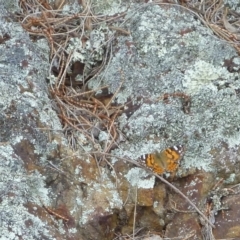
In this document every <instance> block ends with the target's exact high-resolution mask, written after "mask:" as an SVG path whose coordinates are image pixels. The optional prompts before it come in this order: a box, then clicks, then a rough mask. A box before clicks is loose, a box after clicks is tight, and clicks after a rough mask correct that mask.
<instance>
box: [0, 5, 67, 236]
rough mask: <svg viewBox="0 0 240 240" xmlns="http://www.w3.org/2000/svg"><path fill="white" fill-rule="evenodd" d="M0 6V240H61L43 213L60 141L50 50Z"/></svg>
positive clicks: (11, 11)
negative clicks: (51, 88) (48, 78)
mask: <svg viewBox="0 0 240 240" xmlns="http://www.w3.org/2000/svg"><path fill="white" fill-rule="evenodd" d="M0 6H1V8H0V16H1V17H0V39H1V41H0V55H1V57H0V59H1V60H0V85H1V88H0V89H1V90H0V91H1V94H0V128H1V132H0V239H57V238H58V239H60V238H59V237H60V236H61V235H62V236H63V238H65V237H64V236H66V235H67V234H66V232H65V230H64V228H65V227H64V225H63V223H62V222H57V221H55V220H54V218H53V220H52V219H51V215H50V214H49V213H47V212H46V210H45V209H44V208H43V205H45V206H51V205H52V201H51V199H50V197H51V194H50V192H49V189H48V187H47V186H46V176H47V175H48V174H47V171H49V170H48V169H49V164H48V163H49V162H48V161H49V160H52V161H55V163H56V164H57V163H59V159H58V152H59V151H58V149H57V147H58V146H59V145H61V144H62V143H63V142H64V139H63V138H62V137H61V132H60V133H58V131H59V130H61V125H60V122H59V120H58V117H57V115H56V113H55V111H53V110H52V106H51V101H50V99H49V98H48V93H47V84H46V76H47V75H46V74H47V70H48V68H49V63H48V50H49V48H48V45H47V43H46V41H44V40H42V41H40V42H39V43H38V44H37V43H33V42H32V41H31V40H30V38H29V36H28V33H26V32H25V31H24V30H23V29H22V27H21V25H20V24H19V23H18V22H16V21H14V19H15V18H14V13H15V11H17V10H18V9H17V7H16V6H17V1H0ZM50 139H51V140H50ZM52 206H54V205H52ZM51 221H52V222H54V221H55V223H51ZM54 224H56V225H55V227H53V226H54ZM61 229H62V233H61V234H60V230H61ZM65 239H66V238H65Z"/></svg>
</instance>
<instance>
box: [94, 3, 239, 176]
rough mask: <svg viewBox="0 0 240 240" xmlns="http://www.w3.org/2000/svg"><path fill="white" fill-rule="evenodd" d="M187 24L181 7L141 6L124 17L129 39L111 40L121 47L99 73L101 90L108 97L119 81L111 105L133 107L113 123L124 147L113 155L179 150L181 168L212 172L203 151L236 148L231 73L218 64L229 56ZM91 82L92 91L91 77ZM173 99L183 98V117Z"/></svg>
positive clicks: (234, 75)
mask: <svg viewBox="0 0 240 240" xmlns="http://www.w3.org/2000/svg"><path fill="white" fill-rule="evenodd" d="M169 16H171V18H169ZM195 18H196V17H195V16H194V15H192V14H190V13H188V12H187V11H184V10H183V9H177V8H175V7H169V8H164V7H159V6H150V7H143V8H142V9H141V10H138V11H136V12H135V14H134V15H133V16H131V17H130V18H129V21H128V23H127V25H126V27H128V28H129V29H130V31H131V36H129V37H119V38H118V42H119V46H121V47H120V48H119V49H117V51H116V54H115V55H114V56H113V58H112V60H111V63H110V64H109V66H108V68H107V70H106V72H104V73H103V74H104V77H105V78H104V82H103V84H108V85H110V89H111V90H112V91H113V92H114V91H116V90H117V88H118V87H119V86H120V84H121V82H123V86H122V88H121V91H119V92H118V94H117V101H118V103H121V104H122V103H126V102H127V100H129V99H131V100H132V102H133V104H135V105H138V106H139V107H138V108H139V109H138V110H136V111H134V112H133V114H128V113H127V111H128V110H127V109H126V114H128V115H125V114H123V116H121V117H119V122H120V127H121V130H122V131H123V132H124V134H126V135H127V136H128V141H127V142H126V143H124V144H122V145H121V150H120V149H118V150H115V154H117V155H119V156H123V155H125V156H128V157H130V158H133V159H137V158H139V156H140V155H142V154H145V153H149V152H152V151H154V150H161V149H164V148H166V147H169V146H173V145H177V144H183V145H185V147H186V153H185V157H184V162H183V164H182V166H183V168H182V169H184V168H185V169H188V168H192V167H194V168H198V169H204V170H206V171H213V170H215V171H216V168H215V164H216V162H215V161H219V159H218V160H216V159H215V160H214V157H213V155H212V153H211V150H212V149H216V148H221V146H222V143H226V144H227V145H228V147H229V148H230V149H232V151H234V148H235V146H237V145H239V144H240V132H239V130H238V129H239V121H240V112H239V111H238V106H239V104H240V99H239V96H238V94H237V91H238V89H239V88H240V82H239V73H238V72H229V71H228V70H227V68H226V67H225V66H224V62H225V60H226V59H231V58H233V57H236V55H237V54H236V52H235V50H234V48H232V47H231V46H230V45H228V44H226V42H223V41H221V40H219V39H218V38H217V37H215V36H213V34H212V33H211V31H210V30H209V29H207V28H206V26H204V25H202V24H201V22H200V21H198V20H196V19H195ZM127 42H128V43H129V44H126V43H127ZM129 46H131V47H129ZM219 49H221V51H219ZM119 69H121V71H119ZM100 79H101V77H100V78H99V80H100ZM93 82H95V85H96V86H98V84H99V82H98V80H97V79H94V80H92V82H91V85H94V84H93ZM174 93H182V94H184V95H187V96H189V98H190V99H191V100H190V101H191V107H190V113H186V112H184V110H183V99H182V98H181V97H179V96H174ZM164 94H168V95H169V98H168V99H167V101H164V100H163V96H164ZM151 135H153V136H154V137H153V138H151V137H150V136H151ZM232 160H233V161H238V158H235V159H232ZM183 171H184V170H183Z"/></svg>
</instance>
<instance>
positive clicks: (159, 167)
mask: <svg viewBox="0 0 240 240" xmlns="http://www.w3.org/2000/svg"><path fill="white" fill-rule="evenodd" d="M183 154H184V147H183V146H182V145H178V146H173V147H169V148H167V149H165V150H163V151H161V152H157V151H156V152H154V153H151V154H147V155H146V156H145V162H146V165H147V167H149V168H151V169H152V170H153V172H155V173H157V174H163V173H165V172H170V173H172V172H175V171H176V170H177V168H178V165H179V162H180V160H181V159H182V157H183Z"/></svg>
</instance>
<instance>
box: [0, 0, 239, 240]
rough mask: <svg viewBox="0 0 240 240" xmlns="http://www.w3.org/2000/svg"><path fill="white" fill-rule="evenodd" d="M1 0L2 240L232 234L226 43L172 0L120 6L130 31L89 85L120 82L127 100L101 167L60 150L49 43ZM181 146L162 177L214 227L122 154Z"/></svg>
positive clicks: (231, 105)
mask: <svg viewBox="0 0 240 240" xmlns="http://www.w3.org/2000/svg"><path fill="white" fill-rule="evenodd" d="M0 5H1V6H2V8H1V9H0V16H1V19H0V22H1V24H0V36H1V41H0V43H1V44H0V51H1V64H0V74H1V83H0V84H1V101H0V102H1V115H0V124H1V134H0V139H1V141H0V159H1V161H0V179H1V180H0V193H1V195H0V223H1V224H0V232H1V236H0V239H84V240H85V239H86V240H87V239H114V238H117V237H119V239H120V238H121V236H126V235H127V234H132V233H133V225H134V226H135V233H136V232H138V231H139V232H138V235H137V236H141V237H142V238H143V239H144V237H145V238H146V239H161V237H163V232H165V234H164V237H168V238H176V237H178V238H180V239H183V238H185V237H186V236H187V237H189V239H213V237H212V236H213V235H214V236H215V237H216V238H236V239H237V238H238V237H240V234H239V230H238V223H239V221H240V220H239V218H240V213H239V211H238V209H239V206H238V205H239V203H238V195H237V194H238V192H239V190H238V186H236V187H235V188H230V187H231V186H232V185H233V184H238V183H239V177H240V175H239V168H240V164H239V154H238V153H239V151H240V150H239V143H240V132H239V122H240V121H239V120H240V112H239V110H238V106H239V104H240V99H239V89H240V84H239V68H240V61H239V60H240V59H239V56H238V54H237V53H236V51H235V49H234V48H233V47H231V46H229V45H228V44H226V43H225V42H223V41H221V40H219V39H218V38H217V37H216V36H214V35H213V34H212V32H211V31H210V30H209V29H207V28H206V26H204V25H202V24H201V23H200V21H199V20H198V19H197V18H196V16H194V15H193V14H190V13H189V12H187V11H186V10H183V9H182V8H180V7H179V8H178V7H174V6H168V5H162V6H157V5H152V6H147V5H138V4H137V3H135V4H133V5H132V6H131V8H126V6H125V5H124V4H123V8H120V9H119V11H120V12H121V10H122V11H123V10H126V9H127V11H128V14H127V15H126V17H125V20H126V23H125V25H124V28H126V29H128V30H129V31H130V33H131V34H130V36H122V35H119V36H118V37H117V44H116V45H115V47H114V48H113V51H112V52H113V56H112V59H111V61H110V62H109V64H108V66H107V67H106V70H105V71H103V72H102V74H101V75H100V76H98V77H96V78H93V79H91V81H90V82H89V86H92V87H94V86H97V87H99V83H100V82H101V84H103V85H105V84H108V85H109V86H110V89H111V90H112V92H115V91H116V89H118V88H119V86H120V85H121V84H122V85H121V88H120V91H119V92H118V94H117V98H116V99H117V102H118V103H121V104H126V102H127V101H129V100H131V101H132V105H131V106H130V107H128V108H126V109H125V111H124V113H123V114H122V115H121V116H120V117H119V118H118V123H119V128H120V129H121V131H122V132H123V133H124V135H125V136H126V141H125V142H123V143H120V144H119V147H118V148H116V149H115V150H113V151H112V155H115V157H112V159H109V164H107V165H106V166H103V165H101V164H100V165H99V164H98V162H97V161H96V159H94V158H93V157H92V156H90V154H86V153H85V154H83V153H81V152H80V151H79V152H76V151H72V150H71V149H70V148H69V147H68V144H67V141H66V139H65V138H64V135H63V133H62V126H61V124H60V121H59V119H58V116H57V113H56V112H55V109H54V110H53V107H54V104H52V101H51V99H50V98H49V95H48V86H47V83H46V77H47V76H48V68H49V63H48V54H49V48H48V46H47V43H46V41H45V40H43V39H42V40H40V41H38V42H32V41H31V40H30V38H29V36H28V34H27V33H26V32H25V31H24V30H23V29H22V27H21V25H20V24H19V23H17V22H15V21H14V18H13V16H12V15H11V14H10V12H12V13H13V12H15V11H17V10H18V8H17V2H16V1H11V2H6V1H3V0H0ZM101 6H102V4H98V7H101ZM116 11H117V10H116ZM116 11H115V12H116ZM115 12H114V13H115ZM229 62H231V63H234V64H233V65H234V67H233V68H231V71H230V70H229V68H228V67H227V65H226V63H229ZM103 76H104V77H103ZM102 81H103V82H102ZM176 93H177V94H176ZM186 96H188V98H186ZM186 99H187V100H188V101H190V105H189V106H187V108H186V104H188V103H186ZM177 144H183V145H184V146H185V147H186V151H185V155H184V158H183V159H182V162H181V166H180V168H179V169H178V171H177V173H176V175H175V176H174V177H173V178H172V179H169V180H170V181H171V183H172V184H173V185H174V186H176V187H177V188H178V189H179V190H181V191H182V192H183V193H184V194H185V195H186V196H187V197H188V198H189V199H190V200H191V201H192V202H193V203H194V204H196V205H197V206H198V208H199V209H200V210H201V211H202V212H204V213H205V214H206V216H207V217H208V218H209V219H210V220H211V221H212V223H214V224H215V226H216V228H215V229H213V230H212V229H211V228H210V227H209V226H208V224H207V223H206V222H204V221H203V220H202V219H201V218H199V216H198V214H197V213H196V212H195V210H194V209H193V208H192V207H190V206H189V204H188V203H187V202H186V201H185V200H183V199H182V198H181V197H180V196H179V195H178V194H177V193H175V192H174V191H173V190H171V189H170V188H169V187H168V186H166V185H165V184H164V183H162V182H161V181H159V180H158V179H155V177H154V176H152V175H151V174H149V172H147V171H145V170H144V169H142V168H139V167H135V166H133V165H131V164H127V162H125V161H123V160H119V158H122V159H123V158H125V159H127V158H130V159H134V160H137V159H138V160H139V158H140V156H141V155H143V154H147V153H151V152H154V150H159V149H160V150H162V149H165V148H167V147H169V146H173V145H177ZM165 177H167V176H165ZM221 178H223V180H222V181H219V180H220V179H221ZM226 209H227V211H226ZM222 214H224V215H222ZM151 233H154V234H155V235H152V236H151ZM212 234H213V235H212ZM157 235H158V236H157ZM160 236H161V237H160ZM206 236H210V237H212V238H210V237H209V238H207V237H206Z"/></svg>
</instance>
